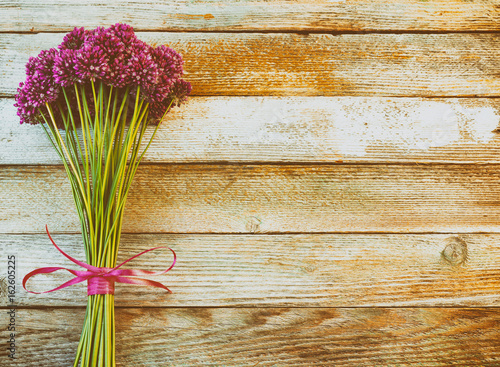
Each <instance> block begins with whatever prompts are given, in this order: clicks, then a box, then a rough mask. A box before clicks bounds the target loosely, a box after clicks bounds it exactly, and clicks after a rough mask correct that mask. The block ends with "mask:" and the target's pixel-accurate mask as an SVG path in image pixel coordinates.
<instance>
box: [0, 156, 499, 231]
mask: <svg viewBox="0 0 500 367" xmlns="http://www.w3.org/2000/svg"><path fill="white" fill-rule="evenodd" d="M499 169H500V167H499V166H498V165H494V164H492V165H396V166H393V165H389V166H386V165H374V166H370V165H368V166H367V165H229V164H228V165H195V164H193V165H191V164H188V165H176V164H174V165H143V166H142V168H140V169H139V171H138V173H137V176H136V177H135V181H134V184H133V186H132V189H131V193H130V195H129V198H128V201H127V208H126V210H125V212H126V214H125V219H124V227H123V230H124V232H126V233H145V232H146V233H165V232H172V233H258V232H261V233H273V232H279V233H283V232H309V233H314V232H397V233H401V232H403V233H404V232H446V233H449V232H498V231H499V224H498V217H499V215H500V206H499V205H498V197H499V194H500V184H499V181H498V171H499ZM45 224H49V226H50V228H51V229H52V231H54V232H55V233H56V232H75V231H79V229H80V226H79V222H78V219H77V215H76V210H75V209H74V204H73V199H72V196H71V193H70V188H69V184H68V183H67V178H66V173H65V171H64V169H63V168H62V167H59V166H40V167H23V166H12V167H10V166H5V167H1V168H0V232H2V233H42V232H43V231H44V227H45Z"/></svg>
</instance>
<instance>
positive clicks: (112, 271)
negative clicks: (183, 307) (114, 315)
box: [23, 226, 177, 296]
mask: <svg viewBox="0 0 500 367" xmlns="http://www.w3.org/2000/svg"><path fill="white" fill-rule="evenodd" d="M45 230H46V231H47V235H48V236H49V239H50V241H51V242H52V244H53V245H54V246H55V247H56V249H57V250H58V251H59V252H60V253H61V254H63V255H64V256H65V257H66V258H68V259H69V260H71V261H72V262H74V263H75V264H77V265H80V266H81V267H83V268H85V269H87V270H86V271H82V270H72V269H67V268H63V267H46V268H38V269H35V270H33V271H31V272H29V273H28V274H26V276H25V277H24V279H23V288H24V289H25V290H26V291H27V292H29V293H35V294H41V293H49V292H54V291H57V290H59V289H62V288H66V287H69V286H72V285H74V284H78V283H81V282H84V281H87V295H89V296H91V295H94V294H115V283H128V284H137V285H145V286H151V287H157V288H162V289H165V290H166V291H167V292H169V293H172V291H171V290H170V289H168V288H167V287H166V286H164V285H163V284H161V283H159V282H155V281H153V280H149V279H143V278H136V277H137V276H139V275H150V276H156V275H161V274H165V273H166V272H168V271H169V270H170V269H172V268H173V267H174V265H175V262H176V259H177V256H176V255H175V252H174V250H172V249H171V248H168V247H163V246H159V247H154V248H150V249H149V250H146V251H143V252H141V253H139V254H137V255H135V256H132V257H131V258H129V259H127V260H125V261H124V262H122V263H121V264H120V265H118V266H115V267H114V268H106V267H96V266H92V265H90V264H87V263H84V262H83V261H79V260H76V259H74V258H73V257H71V256H70V255H68V254H67V253H65V252H64V251H63V250H61V249H60V248H59V246H57V245H56V243H55V242H54V240H53V239H52V237H51V236H50V233H49V229H48V227H47V226H45ZM161 248H166V249H169V250H170V251H172V253H173V254H174V260H173V261H172V265H170V267H169V268H168V269H166V270H163V271H160V272H153V271H147V270H139V269H120V268H121V267H122V266H123V265H125V264H126V263H128V262H129V261H131V260H133V259H135V258H136V257H139V256H141V255H144V254H145V253H147V252H150V251H154V250H157V249H161ZM58 270H66V271H68V272H70V273H71V274H73V275H75V277H74V278H73V279H71V280H68V281H67V282H66V283H64V284H61V285H60V286H59V287H56V288H54V289H51V290H48V291H45V292H33V291H30V290H28V289H26V283H27V281H28V279H30V278H31V277H32V276H35V275H37V274H47V273H53V272H55V271H58Z"/></svg>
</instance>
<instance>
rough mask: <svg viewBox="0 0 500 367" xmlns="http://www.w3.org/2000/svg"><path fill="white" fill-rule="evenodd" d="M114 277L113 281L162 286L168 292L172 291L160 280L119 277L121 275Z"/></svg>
mask: <svg viewBox="0 0 500 367" xmlns="http://www.w3.org/2000/svg"><path fill="white" fill-rule="evenodd" d="M114 279H115V282H117V283H128V284H136V285H145V286H147V287H156V288H162V289H165V290H166V291H167V292H168V293H172V291H171V290H170V289H168V288H167V287H166V286H164V285H163V284H161V283H160V282H155V281H154V280H149V279H142V278H127V277H121V276H117V277H114Z"/></svg>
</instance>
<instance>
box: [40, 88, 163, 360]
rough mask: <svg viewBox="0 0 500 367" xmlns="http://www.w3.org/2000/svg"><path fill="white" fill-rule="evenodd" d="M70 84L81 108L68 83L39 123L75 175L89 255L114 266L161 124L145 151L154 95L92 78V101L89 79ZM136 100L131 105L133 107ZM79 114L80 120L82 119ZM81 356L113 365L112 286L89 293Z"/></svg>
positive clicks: (93, 262) (90, 261)
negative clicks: (136, 182)
mask: <svg viewBox="0 0 500 367" xmlns="http://www.w3.org/2000/svg"><path fill="white" fill-rule="evenodd" d="M73 87H74V90H73V91H71V92H72V93H74V94H73V95H72V97H73V98H75V99H76V106H77V108H76V110H77V111H74V110H73V109H74V104H73V103H72V102H71V101H70V100H72V98H70V91H69V90H66V89H65V88H63V94H64V99H65V101H66V105H65V106H64V105H62V104H56V106H53V105H51V104H49V103H47V104H46V106H45V107H46V112H47V113H45V114H42V116H44V118H45V124H42V126H43V128H44V131H45V132H46V133H47V136H48V137H49V139H50V141H51V143H52V145H53V146H54V148H55V149H56V151H57V152H58V154H59V156H60V158H61V160H62V162H63V164H64V168H65V169H66V173H67V175H68V177H69V180H70V183H71V188H72V192H73V197H74V200H75V204H76V209H77V212H78V215H79V218H80V223H81V230H82V235H83V242H84V245H85V254H86V260H87V263H88V264H90V265H92V266H95V267H107V268H113V267H115V266H116V260H117V253H118V247H119V243H120V235H121V229H122V223H123V214H124V209H125V202H126V200H127V196H128V194H129V191H130V187H131V184H132V181H133V179H134V176H135V174H136V172H137V168H138V166H139V163H140V162H141V160H142V158H143V156H144V153H145V152H146V150H147V149H148V148H149V146H150V144H151V141H152V140H153V138H154V136H155V134H156V132H157V130H158V126H159V124H157V125H156V127H155V129H154V131H153V133H152V135H151V136H150V138H149V141H147V140H145V142H144V143H145V146H144V147H143V148H142V151H141V147H142V146H143V144H142V143H143V140H144V137H145V135H146V129H147V127H148V121H149V120H148V113H149V103H148V102H146V101H145V100H143V99H140V97H139V96H140V90H138V91H137V93H135V98H133V97H131V96H130V94H129V91H128V89H127V90H125V91H123V90H120V91H119V90H118V89H114V88H113V87H109V86H106V85H104V84H103V83H102V82H96V83H94V82H93V81H92V82H91V89H92V93H91V96H92V97H93V103H92V102H91V101H89V100H88V97H87V96H88V95H89V94H90V93H88V92H89V91H87V90H85V88H86V87H85V85H78V84H75V85H74V86H73ZM131 104H133V108H130V107H131ZM171 104H172V103H170V105H169V107H168V108H170V106H171ZM72 105H73V106H72ZM72 107H73V108H72ZM167 112H168V109H167V111H165V113H167ZM130 113H131V116H130V115H129V114H130ZM56 115H58V118H56ZM45 116H48V118H47V117H45ZM59 118H60V119H59ZM61 120H62V122H63V124H64V130H65V131H64V132H62V133H61V132H60V131H59V129H58V126H57V123H56V121H61ZM78 121H79V122H81V124H79V125H81V126H78V124H77V122H78ZM146 141H147V144H146ZM80 361H81V366H82V367H83V366H91V367H95V366H115V324H114V295H113V294H96V295H90V296H89V297H88V301H87V311H86V315H85V322H84V326H83V330H82V334H81V337H80V342H79V345H78V350H77V353H76V358H75V363H74V366H78V363H79V362H80Z"/></svg>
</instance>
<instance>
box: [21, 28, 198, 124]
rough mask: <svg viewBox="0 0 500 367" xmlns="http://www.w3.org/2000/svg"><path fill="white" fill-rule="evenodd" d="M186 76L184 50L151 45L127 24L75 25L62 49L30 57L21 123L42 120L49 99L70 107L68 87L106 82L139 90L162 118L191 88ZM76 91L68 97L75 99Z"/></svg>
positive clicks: (154, 114) (156, 116)
mask: <svg viewBox="0 0 500 367" xmlns="http://www.w3.org/2000/svg"><path fill="white" fill-rule="evenodd" d="M182 74H183V60H182V57H181V55H180V54H179V53H177V52H176V51H174V50H172V49H171V48H168V47H166V46H159V47H156V48H154V47H151V46H149V45H147V44H146V43H145V42H143V41H141V40H139V39H138V38H137V36H136V35H135V33H134V30H133V28H132V27H131V26H129V25H127V24H120V23H118V24H115V25H112V26H111V27H109V28H103V27H99V28H96V29H93V30H85V29H84V28H74V29H73V30H72V31H71V32H69V33H68V34H67V35H66V36H65V37H64V39H63V41H62V43H61V44H60V45H59V46H58V49H54V48H52V49H50V50H46V51H42V52H40V54H39V55H38V56H37V57H31V58H30V59H29V61H28V63H27V65H26V80H25V81H24V82H23V83H20V85H19V88H18V90H17V94H16V97H15V99H16V104H15V106H16V107H17V108H18V115H19V117H20V120H21V123H24V122H27V123H39V122H41V121H42V120H43V119H42V117H43V116H42V114H43V113H45V112H42V111H44V106H45V104H46V103H49V104H51V103H53V102H55V101H57V100H58V99H60V102H64V103H61V104H62V105H66V102H65V100H64V99H63V98H64V97H63V93H62V92H61V91H62V88H67V87H70V86H72V85H74V84H79V85H82V86H85V85H87V84H89V83H94V82H102V83H104V84H105V85H107V86H110V87H113V88H117V89H118V91H117V92H116V93H121V94H122V95H125V89H126V88H128V90H129V92H131V93H132V94H134V93H137V91H138V90H139V91H140V92H139V93H140V96H139V97H140V98H142V99H144V100H145V101H147V102H149V104H150V119H151V121H154V122H158V120H159V118H161V116H163V114H164V113H165V111H166V110H167V108H168V106H169V105H172V106H174V105H177V106H178V105H180V104H181V103H183V102H184V101H185V100H186V99H187V96H188V95H189V93H190V92H191V85H190V84H189V83H188V82H185V81H184V80H182V79H181V76H182ZM71 90H72V89H68V92H67V93H66V98H69V100H74V99H75V98H74V96H72V95H71V93H72V92H71ZM88 97H89V98H88V100H90V97H91V96H90V95H89V96H88ZM171 102H172V103H171ZM69 107H71V106H69Z"/></svg>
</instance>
